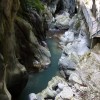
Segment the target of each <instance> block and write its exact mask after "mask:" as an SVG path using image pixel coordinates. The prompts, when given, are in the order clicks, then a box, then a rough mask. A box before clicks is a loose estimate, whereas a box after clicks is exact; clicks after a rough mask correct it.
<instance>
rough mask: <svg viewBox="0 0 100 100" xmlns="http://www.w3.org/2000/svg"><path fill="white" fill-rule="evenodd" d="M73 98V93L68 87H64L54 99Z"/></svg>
mask: <svg viewBox="0 0 100 100" xmlns="http://www.w3.org/2000/svg"><path fill="white" fill-rule="evenodd" d="M72 97H73V91H72V89H71V88H70V87H64V88H63V90H62V91H61V92H60V93H59V94H58V95H57V96H56V97H55V100H60V99H71V98H72Z"/></svg>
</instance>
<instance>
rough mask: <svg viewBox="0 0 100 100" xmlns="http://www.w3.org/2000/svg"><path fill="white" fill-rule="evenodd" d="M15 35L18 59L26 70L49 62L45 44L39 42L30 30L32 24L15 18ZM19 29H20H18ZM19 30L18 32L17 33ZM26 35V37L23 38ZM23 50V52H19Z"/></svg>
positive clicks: (49, 55) (44, 65)
mask: <svg viewBox="0 0 100 100" xmlns="http://www.w3.org/2000/svg"><path fill="white" fill-rule="evenodd" d="M16 29H17V30H16V37H17V41H19V43H18V46H19V48H18V52H19V53H20V54H21V55H20V56H19V55H18V56H19V58H20V60H21V61H22V62H23V64H24V65H25V66H26V67H27V69H28V71H29V70H30V69H31V71H32V68H33V71H34V68H37V69H38V70H39V69H43V68H45V67H47V66H48V65H49V64H50V57H51V54H50V51H49V50H48V48H47V45H46V43H45V44H44V45H45V46H42V45H41V44H39V42H38V40H37V38H36V36H35V35H34V33H33V31H32V26H31V25H30V24H29V23H28V22H26V21H25V20H23V19H21V18H17V19H16ZM20 29H21V30H20ZM17 32H19V34H18V33H17ZM25 36H26V38H24V37H25ZM22 38H23V40H22ZM21 50H23V53H22V52H20V51H21Z"/></svg>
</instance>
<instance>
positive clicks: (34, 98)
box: [29, 93, 37, 100]
mask: <svg viewBox="0 0 100 100" xmlns="http://www.w3.org/2000/svg"><path fill="white" fill-rule="evenodd" d="M29 100H37V96H36V94H35V93H30V94H29Z"/></svg>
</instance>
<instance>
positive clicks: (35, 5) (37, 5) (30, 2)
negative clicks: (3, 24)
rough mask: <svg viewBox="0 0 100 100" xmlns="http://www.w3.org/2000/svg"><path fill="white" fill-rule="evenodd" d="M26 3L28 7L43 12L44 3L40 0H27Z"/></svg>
mask: <svg viewBox="0 0 100 100" xmlns="http://www.w3.org/2000/svg"><path fill="white" fill-rule="evenodd" d="M25 3H26V4H25V5H26V7H27V9H35V10H37V11H38V12H41V11H43V10H44V5H43V4H42V2H41V1H40V0H25Z"/></svg>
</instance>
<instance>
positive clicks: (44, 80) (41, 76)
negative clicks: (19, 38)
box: [19, 38, 61, 100]
mask: <svg viewBox="0 0 100 100" xmlns="http://www.w3.org/2000/svg"><path fill="white" fill-rule="evenodd" d="M46 42H47V44H48V47H49V50H50V52H51V64H50V65H49V67H48V68H47V69H46V70H44V71H42V72H39V73H35V74H30V75H29V80H28V83H27V85H26V87H25V88H24V90H23V92H22V94H21V96H20V99H19V100H29V98H28V95H29V94H30V93H38V92H41V91H42V90H43V89H45V88H46V87H47V84H48V82H49V81H50V80H51V79H52V77H54V76H55V75H56V74H57V72H58V61H59V58H60V56H61V50H60V49H59V48H58V47H57V41H56V39H54V38H48V39H47V41H46Z"/></svg>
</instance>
